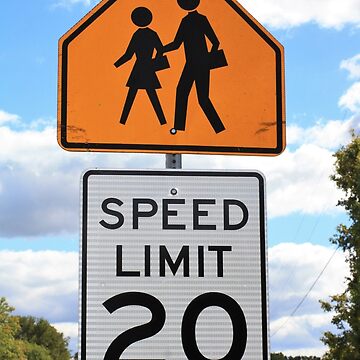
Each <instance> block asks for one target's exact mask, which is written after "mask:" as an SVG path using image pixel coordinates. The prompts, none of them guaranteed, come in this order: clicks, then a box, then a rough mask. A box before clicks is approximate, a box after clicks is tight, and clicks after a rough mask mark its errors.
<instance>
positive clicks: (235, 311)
mask: <svg viewBox="0 0 360 360" xmlns="http://www.w3.org/2000/svg"><path fill="white" fill-rule="evenodd" d="M103 305H104V307H105V308H106V310H107V311H108V312H109V313H110V314H112V313H113V312H115V311H116V310H118V309H120V308H122V307H125V306H131V305H138V306H143V307H145V308H147V309H149V310H150V311H151V314H152V318H151V320H150V321H149V322H148V323H146V324H143V325H140V326H136V327H134V328H131V329H129V330H127V331H125V332H123V333H122V334H120V335H119V336H118V337H117V338H116V339H115V340H114V341H113V342H112V343H111V344H110V346H109V348H108V349H107V351H106V353H105V356H104V360H119V358H120V356H121V354H122V353H123V352H124V351H125V349H126V348H127V347H128V346H130V345H131V344H133V343H135V342H137V341H139V340H143V339H146V338H149V337H152V336H154V335H156V334H157V333H158V332H159V331H160V330H161V329H162V328H163V326H164V324H165V318H166V312H165V309H164V306H163V304H162V303H161V302H160V301H159V300H158V299H157V298H155V297H154V296H152V295H150V294H146V293H142V292H127V293H123V294H118V295H115V296H113V297H112V298H110V299H108V300H106V301H105V302H104V303H103ZM210 306H218V307H220V308H222V309H224V310H225V311H226V312H227V313H228V314H229V316H230V319H231V322H232V328H233V339H232V345H231V347H230V350H229V352H228V353H227V354H226V355H225V356H224V357H223V358H222V359H219V360H240V359H242V357H243V355H244V352H245V348H246V341H247V327H246V320H245V316H244V313H243V311H242V309H241V307H240V305H239V304H238V303H237V302H236V301H235V300H234V299H233V298H231V297H230V296H228V295H225V294H222V293H217V292H209V293H205V294H202V295H200V296H198V297H196V298H195V299H194V300H193V301H192V302H191V303H190V304H189V305H188V307H187V308H186V310H185V313H184V316H183V319H182V325H181V338H182V345H183V348H184V352H185V354H186V357H187V358H188V360H209V359H208V358H207V357H205V356H204V355H203V354H202V353H201V352H200V350H199V348H198V346H197V342H196V330H195V328H196V322H197V319H198V317H199V315H200V314H201V312H202V311H203V310H205V309H206V308H208V307H210Z"/></svg>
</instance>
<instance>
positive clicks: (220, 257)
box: [209, 246, 232, 277]
mask: <svg viewBox="0 0 360 360" xmlns="http://www.w3.org/2000/svg"><path fill="white" fill-rule="evenodd" d="M209 251H216V252H217V276H218V277H223V276H224V251H232V247H231V246H209Z"/></svg>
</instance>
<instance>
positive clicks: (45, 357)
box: [24, 342, 52, 360]
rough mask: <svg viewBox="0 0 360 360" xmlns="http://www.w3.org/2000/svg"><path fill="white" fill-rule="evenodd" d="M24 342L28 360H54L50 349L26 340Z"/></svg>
mask: <svg viewBox="0 0 360 360" xmlns="http://www.w3.org/2000/svg"><path fill="white" fill-rule="evenodd" d="M24 344H25V355H26V359H27V360H52V358H51V356H50V353H49V351H48V350H47V349H45V348H44V347H43V346H40V345H37V344H32V343H26V342H25V343H24Z"/></svg>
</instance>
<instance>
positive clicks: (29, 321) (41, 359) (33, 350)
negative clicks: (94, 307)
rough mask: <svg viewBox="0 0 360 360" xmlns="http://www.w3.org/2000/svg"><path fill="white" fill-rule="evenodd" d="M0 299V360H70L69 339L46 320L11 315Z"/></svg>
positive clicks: (11, 310) (4, 301)
mask: <svg viewBox="0 0 360 360" xmlns="http://www.w3.org/2000/svg"><path fill="white" fill-rule="evenodd" d="M13 311H14V308H13V307H11V306H10V305H9V304H8V303H7V301H6V299H5V298H3V297H1V298H0V360H69V359H70V353H69V350H68V349H67V346H68V340H67V339H65V338H64V336H63V334H62V333H59V332H58V331H57V330H56V329H55V328H54V327H53V326H51V325H50V324H49V323H48V321H46V320H44V319H36V318H34V317H31V316H27V317H22V316H20V317H19V316H13V315H11V314H12V312H13Z"/></svg>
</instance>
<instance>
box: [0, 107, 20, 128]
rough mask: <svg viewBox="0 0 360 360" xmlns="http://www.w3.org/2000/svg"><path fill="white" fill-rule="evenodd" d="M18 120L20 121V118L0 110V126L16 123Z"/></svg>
mask: <svg viewBox="0 0 360 360" xmlns="http://www.w3.org/2000/svg"><path fill="white" fill-rule="evenodd" d="M19 120H20V117H19V116H18V115H15V114H10V113H8V112H6V111H4V110H1V109H0V125H3V124H5V123H9V122H16V121H19Z"/></svg>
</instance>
